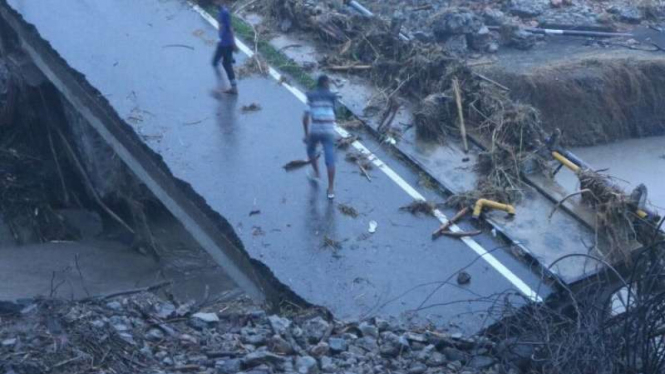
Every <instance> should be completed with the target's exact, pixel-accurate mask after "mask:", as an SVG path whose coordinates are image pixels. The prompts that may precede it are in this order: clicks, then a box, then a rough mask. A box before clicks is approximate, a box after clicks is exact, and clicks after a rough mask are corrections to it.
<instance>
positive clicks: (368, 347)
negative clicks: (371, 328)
mask: <svg viewBox="0 0 665 374" xmlns="http://www.w3.org/2000/svg"><path fill="white" fill-rule="evenodd" d="M355 345H356V346H358V347H359V348H362V349H364V350H365V351H367V352H376V351H378V350H379V344H378V343H377V342H376V339H374V338H372V337H369V336H364V337H362V338H360V339H358V340H356V342H355Z"/></svg>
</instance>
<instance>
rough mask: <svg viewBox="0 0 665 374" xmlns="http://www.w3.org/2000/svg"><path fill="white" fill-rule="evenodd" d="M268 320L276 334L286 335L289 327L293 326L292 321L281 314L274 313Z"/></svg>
mask: <svg viewBox="0 0 665 374" xmlns="http://www.w3.org/2000/svg"><path fill="white" fill-rule="evenodd" d="M268 321H269V322H270V327H271V328H272V331H273V332H274V333H275V334H279V335H282V336H284V335H286V332H287V331H288V329H289V327H291V321H289V320H288V319H286V318H281V317H279V316H275V315H272V316H270V317H268Z"/></svg>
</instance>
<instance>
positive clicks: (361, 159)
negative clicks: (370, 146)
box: [345, 151, 372, 182]
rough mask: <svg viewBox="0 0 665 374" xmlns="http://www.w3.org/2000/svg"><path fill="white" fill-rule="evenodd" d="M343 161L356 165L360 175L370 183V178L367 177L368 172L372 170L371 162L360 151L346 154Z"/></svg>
mask: <svg viewBox="0 0 665 374" xmlns="http://www.w3.org/2000/svg"><path fill="white" fill-rule="evenodd" d="M345 159H346V161H348V162H353V163H354V164H356V165H358V169H360V173H361V174H362V175H363V176H364V177H365V178H367V180H368V181H370V182H371V181H372V178H371V177H370V175H369V171H370V170H372V162H371V161H370V159H369V157H368V156H367V155H366V154H364V153H362V152H360V151H353V152H348V153H347V154H346V157H345Z"/></svg>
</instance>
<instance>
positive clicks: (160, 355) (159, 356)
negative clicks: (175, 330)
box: [155, 351, 168, 360]
mask: <svg viewBox="0 0 665 374" xmlns="http://www.w3.org/2000/svg"><path fill="white" fill-rule="evenodd" d="M166 356H168V353H166V351H159V352H157V353H155V358H156V359H158V360H161V359H163V358H164V357H166Z"/></svg>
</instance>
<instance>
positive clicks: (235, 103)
mask: <svg viewBox="0 0 665 374" xmlns="http://www.w3.org/2000/svg"><path fill="white" fill-rule="evenodd" d="M127 9H131V10H132V11H131V12H127ZM2 15H3V17H4V18H5V19H6V22H7V23H8V24H9V25H10V26H11V28H12V29H13V30H15V32H16V33H17V35H18V37H19V39H20V40H21V43H22V45H23V48H24V49H25V50H26V51H27V53H28V55H29V56H30V58H31V59H32V60H33V61H34V63H35V65H37V66H38V68H39V69H40V70H42V71H43V72H44V74H45V75H46V76H47V78H48V80H50V81H51V82H53V84H54V85H55V86H56V88H57V89H58V90H59V91H60V92H61V93H62V94H63V96H64V97H65V98H66V100H67V101H69V102H70V103H71V104H72V105H73V106H74V107H75V108H77V110H78V111H80V112H81V114H82V116H83V117H84V118H85V119H86V121H88V122H90V125H91V126H92V127H93V128H94V129H95V131H97V132H98V133H99V134H100V135H101V136H102V138H104V139H107V140H106V141H107V142H109V144H110V145H111V146H112V147H113V148H114V150H115V152H116V153H117V155H118V156H119V157H120V158H121V159H122V160H123V161H124V162H125V163H126V164H127V165H128V167H129V169H131V170H132V172H133V173H134V174H135V175H136V176H137V177H138V178H139V179H140V180H141V181H142V182H143V183H145V185H146V186H147V187H148V188H149V189H150V190H151V191H152V192H153V193H154V195H155V196H157V198H158V199H160V200H162V201H163V202H164V205H165V206H166V207H167V209H169V210H170V211H171V212H172V213H173V215H174V216H175V217H177V218H178V219H179V220H182V222H183V224H184V225H185V227H187V228H188V229H189V230H192V234H193V236H194V237H195V238H196V239H197V240H200V243H201V246H202V247H204V248H207V249H208V251H209V252H210V253H211V254H213V253H217V252H220V251H221V252H220V253H227V257H228V258H219V257H218V258H217V261H218V262H219V263H220V265H223V266H227V267H230V270H229V275H230V276H231V277H232V278H233V279H234V280H236V282H237V283H238V284H239V286H240V287H242V288H244V289H246V290H248V291H247V292H248V293H250V294H252V293H253V294H256V293H257V292H256V290H257V289H259V290H266V289H270V287H274V288H278V289H279V285H278V281H279V283H281V284H284V285H286V286H287V287H288V288H289V289H291V290H293V291H294V292H295V293H296V294H297V295H299V296H301V297H302V298H304V299H305V300H306V301H307V302H310V303H312V304H316V305H322V306H325V307H327V308H328V309H330V310H331V311H332V312H334V313H335V315H337V316H339V317H340V318H358V317H363V316H367V315H373V314H385V315H390V316H399V315H400V314H402V313H403V312H405V311H408V310H419V309H420V310H423V311H427V313H428V315H434V317H432V318H435V319H437V320H439V321H450V322H452V323H456V324H458V325H459V327H460V328H462V329H468V330H478V329H481V328H482V327H483V326H484V325H485V324H487V323H489V322H490V321H491V320H492V318H489V319H488V318H487V317H488V316H487V315H485V314H484V313H483V312H480V313H476V310H477V309H476V308H474V305H486V304H487V303H488V302H491V301H489V300H496V299H497V298H502V300H503V298H504V297H507V295H509V296H510V297H513V296H514V298H515V302H516V303H517V304H521V303H524V302H525V301H524V296H526V297H527V298H530V299H531V300H540V299H541V298H545V297H546V296H547V294H548V293H549V288H548V286H547V285H544V284H543V281H542V280H541V277H540V276H538V275H537V274H534V273H532V272H531V271H530V269H529V268H528V266H526V265H525V264H523V263H521V262H520V261H519V260H516V259H515V258H513V257H512V256H511V255H510V253H509V252H507V251H504V250H503V249H504V248H506V247H508V246H509V245H508V244H507V243H505V242H503V241H502V240H500V239H499V238H494V237H493V236H492V235H491V234H489V233H488V232H487V231H485V232H484V233H481V234H480V235H478V236H476V237H474V238H473V239H471V238H466V239H465V240H463V241H460V240H458V239H456V238H454V237H452V238H451V237H442V238H440V239H439V240H437V241H435V242H433V241H432V240H431V228H430V226H429V225H423V224H422V223H421V222H422V221H423V220H431V222H433V223H434V225H435V226H438V225H439V224H440V222H439V221H437V220H436V219H435V218H433V217H427V216H426V217H418V216H412V215H410V214H409V213H406V212H403V211H402V210H400V207H403V206H408V205H409V204H411V203H412V202H413V198H414V196H418V197H420V196H422V197H425V198H427V199H430V198H431V199H436V198H437V195H436V193H435V192H433V191H425V190H423V191H420V192H418V191H416V190H415V189H413V187H412V186H413V185H415V184H416V183H417V182H418V174H417V172H414V171H413V170H411V169H410V168H408V167H406V166H404V165H401V164H400V163H398V162H394V161H392V160H391V156H390V155H388V154H385V153H381V152H383V151H381V149H380V147H379V146H378V144H375V143H372V141H371V139H365V140H364V144H365V146H364V147H366V148H365V149H373V150H374V149H376V151H375V152H376V154H375V155H372V157H373V158H372V162H371V163H372V164H373V165H374V167H375V168H376V170H375V171H370V173H371V181H369V180H368V178H367V177H366V176H365V175H359V172H358V168H357V166H354V165H350V164H346V163H340V165H339V169H340V170H339V173H340V175H341V177H340V180H339V182H340V184H339V187H338V188H339V192H338V203H336V204H330V203H329V202H327V201H326V199H325V196H322V195H321V193H320V192H321V191H320V190H318V189H316V188H312V187H311V186H310V185H309V184H307V182H306V180H305V178H304V175H303V174H302V173H300V172H298V171H296V172H292V173H286V172H284V170H283V169H282V165H284V164H285V163H286V162H287V161H289V160H294V159H301V158H302V157H303V156H302V154H303V150H302V148H301V147H302V146H301V141H300V138H301V135H300V131H301V130H300V128H299V121H300V117H301V111H302V110H303V109H304V105H303V103H302V102H301V101H299V100H298V99H297V97H294V96H292V95H290V94H288V92H287V91H285V90H284V89H283V87H282V86H281V85H279V84H275V82H274V81H271V80H266V79H261V78H249V79H245V80H243V81H242V86H241V89H242V92H241V95H240V96H239V97H238V98H235V99H234V98H228V99H224V100H214V99H212V98H210V97H209V90H210V89H212V88H214V87H215V82H214V75H213V74H212V71H211V69H210V66H209V59H210V56H211V54H212V48H213V46H214V43H215V40H216V37H217V36H216V30H215V29H214V28H212V27H211V26H210V24H208V23H207V22H206V21H205V20H204V19H203V18H201V17H200V15H199V14H197V13H195V12H194V11H192V10H191V8H190V7H189V5H187V4H185V3H182V2H180V1H166V2H141V3H136V2H130V1H127V2H126V3H124V4H122V6H120V5H118V3H117V1H113V2H111V1H108V2H99V1H96V2H94V3H77V4H69V5H68V6H67V7H62V6H58V5H55V4H52V5H46V4H39V5H37V4H34V3H26V2H21V1H10V2H8V3H7V4H4V5H3V8H2ZM55 15H57V16H56V17H55V19H57V20H60V21H61V22H60V21H54V18H53V17H54V16H55ZM118 25H123V27H122V32H119V31H118ZM80 30H86V32H85V33H83V34H81V33H80V32H79V31H80ZM73 41H75V42H73ZM103 41H106V42H103ZM108 46H113V47H112V48H108ZM239 62H242V61H239ZM253 103H254V104H255V105H252V104H253ZM256 103H258V104H260V105H256ZM242 107H247V108H255V109H254V110H242ZM354 147H355V146H354ZM377 156H378V157H377ZM160 157H161V160H163V163H162V162H160V161H158V160H160ZM381 160H390V161H386V162H389V163H390V166H388V165H386V164H384V163H383V162H382V161H381ZM382 165H383V166H382ZM173 177H175V179H174V178H173ZM178 179H179V180H181V181H186V182H187V184H188V185H185V184H184V183H178V182H176V181H175V180H178ZM397 181H399V183H397ZM165 186H166V187H165ZM169 186H170V187H169ZM190 187H191V188H190ZM183 191H184V192H183ZM414 191H415V192H414ZM345 207H346V208H345ZM348 207H351V208H352V209H351V210H350V209H348ZM196 211H198V212H199V213H196ZM213 211H214V212H219V215H217V214H216V213H213ZM350 211H355V212H356V214H349V212H350ZM344 212H346V213H344ZM440 214H441V216H440V217H439V219H445V217H444V216H443V214H446V215H449V216H452V215H453V214H454V211H452V210H450V209H447V210H444V211H443V212H440ZM220 215H223V216H224V218H225V220H226V222H228V226H225V227H221V228H220V227H219V226H215V225H217V224H219V222H224V219H222V218H221V217H220ZM197 217H198V218H197ZM441 217H443V218H441ZM188 225H189V226H188ZM201 227H204V228H206V227H207V228H209V229H210V231H202V229H201ZM481 228H482V227H481ZM462 229H464V230H466V231H469V232H472V231H476V230H477V227H474V224H472V223H468V224H467V223H465V224H464V225H462ZM217 234H219V235H223V236H224V235H230V237H232V238H234V237H235V238H237V239H236V240H227V241H224V239H223V238H221V237H217V236H216V235H217ZM215 238H217V239H215ZM213 239H214V240H213ZM467 239H470V240H467ZM211 241H212V243H211ZM212 244H216V246H211V245H212ZM206 246H207V247H206ZM229 246H230V247H229ZM472 246H473V248H472ZM229 248H231V249H229ZM238 248H242V249H243V250H244V251H246V254H244V253H245V252H243V251H240V252H238V251H237V250H236V249H238ZM474 248H475V249H474ZM234 254H235V255H237V257H235V255H234ZM481 254H482V255H481ZM215 256H217V255H213V258H214V257H215ZM250 258H251V260H250ZM248 264H253V265H254V266H253V268H255V267H258V269H259V271H253V270H252V271H250V272H249V273H247V274H245V273H244V271H245V270H246V269H247V268H246V266H247V265H248ZM260 264H265V266H261V265H260ZM225 269H226V268H225ZM461 269H463V270H464V272H463V273H464V274H465V275H464V274H462V273H460V270H461ZM234 271H235V275H234ZM248 274H249V275H248ZM252 274H254V275H252ZM266 274H268V275H270V274H272V275H274V277H275V278H270V277H268V275H266ZM458 274H459V275H460V277H461V278H459V279H462V280H463V282H462V283H464V284H465V286H463V287H458V286H457V285H450V284H449V283H451V282H450V280H451V279H455V277H457V276H458ZM266 277H267V278H266ZM257 278H258V280H257ZM465 278H466V281H464V279H465ZM277 280H278V281H277ZM469 280H470V283H469ZM452 283H454V281H453V282H452ZM252 290H254V292H252ZM264 294H266V296H268V295H271V294H272V295H274V294H275V293H271V292H265V293H264ZM269 299H270V297H269ZM480 309H484V308H480ZM465 314H471V315H472V316H471V317H468V316H466V315H465ZM462 316H463V318H462Z"/></svg>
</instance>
